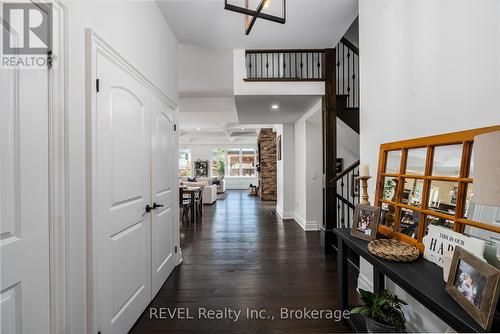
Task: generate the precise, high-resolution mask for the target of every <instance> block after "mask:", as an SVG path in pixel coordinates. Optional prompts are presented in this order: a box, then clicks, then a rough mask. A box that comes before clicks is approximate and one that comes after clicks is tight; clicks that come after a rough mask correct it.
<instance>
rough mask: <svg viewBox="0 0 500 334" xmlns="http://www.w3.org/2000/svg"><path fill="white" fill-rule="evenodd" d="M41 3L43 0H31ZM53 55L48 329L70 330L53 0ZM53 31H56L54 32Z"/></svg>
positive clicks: (63, 135) (59, 44)
mask: <svg viewBox="0 0 500 334" xmlns="http://www.w3.org/2000/svg"><path fill="white" fill-rule="evenodd" d="M33 2H34V3H37V5H39V6H41V7H44V3H46V2H43V1H39V0H33ZM51 3H52V23H53V26H52V29H53V34H52V36H53V40H52V43H53V45H52V59H53V66H52V68H51V69H50V70H49V72H48V73H49V75H48V81H49V82H48V87H49V92H48V93H49V108H48V110H49V131H48V132H49V143H48V144H49V145H48V146H49V168H48V171H49V193H48V196H49V201H48V203H49V248H50V249H49V298H50V332H51V333H52V334H61V333H68V332H69V313H68V312H67V308H68V305H69V301H68V297H69V294H68V293H67V287H68V277H69V266H68V265H67V264H68V255H69V254H68V251H67V250H68V244H69V237H68V234H67V226H68V210H67V205H68V188H67V180H68V163H67V157H68V152H67V150H68V136H67V134H68V125H67V119H68V116H67V115H68V104H67V103H68V101H67V98H66V96H67V92H68V73H67V69H68V57H67V55H68V49H67V47H68V43H67V37H68V29H67V17H68V16H67V8H66V6H65V5H64V2H63V1H62V0H52V1H51ZM54 32H55V33H54Z"/></svg>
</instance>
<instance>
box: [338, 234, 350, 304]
mask: <svg viewBox="0 0 500 334" xmlns="http://www.w3.org/2000/svg"><path fill="white" fill-rule="evenodd" d="M337 248H338V250H337V265H338V277H339V279H338V284H339V300H340V310H341V311H342V312H344V311H345V310H347V309H348V308H349V295H348V293H347V290H348V288H349V281H348V277H347V251H348V248H347V245H346V244H345V242H344V241H343V240H342V238H341V237H340V236H339V237H338V244H337Z"/></svg>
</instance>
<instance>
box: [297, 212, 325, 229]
mask: <svg viewBox="0 0 500 334" xmlns="http://www.w3.org/2000/svg"><path fill="white" fill-rule="evenodd" d="M295 221H296V222H297V224H299V226H300V227H302V229H303V230H304V231H319V230H320V226H319V224H318V222H317V221H311V220H310V221H306V220H305V219H304V218H302V217H301V216H299V215H298V214H295Z"/></svg>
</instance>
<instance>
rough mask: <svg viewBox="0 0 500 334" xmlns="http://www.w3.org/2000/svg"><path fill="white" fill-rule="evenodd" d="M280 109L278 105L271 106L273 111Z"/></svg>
mask: <svg viewBox="0 0 500 334" xmlns="http://www.w3.org/2000/svg"><path fill="white" fill-rule="evenodd" d="M279 108H280V106H279V105H277V104H273V105H272V106H271V109H273V110H278V109H279Z"/></svg>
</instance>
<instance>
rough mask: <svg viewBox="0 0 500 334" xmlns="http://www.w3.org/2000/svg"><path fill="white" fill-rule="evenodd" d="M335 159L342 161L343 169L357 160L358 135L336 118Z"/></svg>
mask: <svg viewBox="0 0 500 334" xmlns="http://www.w3.org/2000/svg"><path fill="white" fill-rule="evenodd" d="M337 157H339V158H343V159H344V168H347V167H349V166H350V165H352V164H353V163H354V162H356V161H357V160H359V135H358V134H357V133H356V131H354V130H353V129H351V127H349V125H347V124H345V123H344V122H343V121H342V120H341V119H340V118H337Z"/></svg>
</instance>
